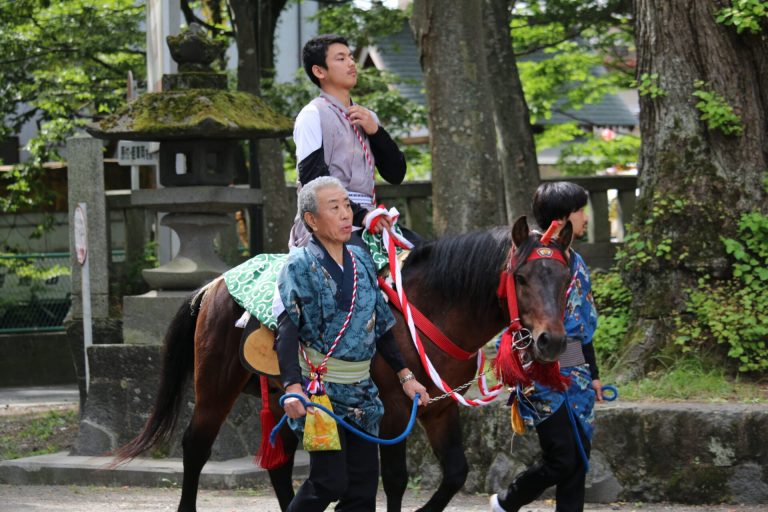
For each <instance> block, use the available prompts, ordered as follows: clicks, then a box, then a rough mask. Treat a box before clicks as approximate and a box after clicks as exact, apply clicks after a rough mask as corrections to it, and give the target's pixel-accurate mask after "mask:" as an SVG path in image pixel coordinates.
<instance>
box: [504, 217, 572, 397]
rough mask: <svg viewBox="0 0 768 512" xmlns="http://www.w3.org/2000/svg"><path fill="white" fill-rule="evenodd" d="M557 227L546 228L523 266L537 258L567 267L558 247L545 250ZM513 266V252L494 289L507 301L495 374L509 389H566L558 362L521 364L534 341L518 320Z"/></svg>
mask: <svg viewBox="0 0 768 512" xmlns="http://www.w3.org/2000/svg"><path fill="white" fill-rule="evenodd" d="M558 226H559V223H558V222H557V221H553V222H552V224H551V225H550V226H549V229H547V231H546V232H545V233H544V234H543V235H542V236H541V239H540V240H539V243H540V244H542V245H540V246H538V247H535V248H534V249H533V250H532V251H531V253H530V255H529V256H528V258H526V260H525V263H529V262H531V261H535V260H540V259H551V260H555V261H559V262H560V263H562V264H563V265H565V266H566V267H568V263H567V262H566V260H565V257H564V255H563V252H562V251H561V250H560V249H559V248H551V247H548V245H549V244H550V243H551V239H552V235H553V233H554V231H555V230H556V229H557V228H558ZM516 267H517V262H516V259H515V256H514V253H512V254H510V258H509V262H508V263H507V266H506V268H505V269H504V270H503V271H502V273H501V277H500V280H499V288H498V290H497V294H498V296H499V297H500V298H502V299H503V298H505V297H506V299H507V310H508V312H509V327H508V328H507V330H506V331H504V334H503V335H502V337H501V345H500V346H499V352H498V354H497V356H496V361H495V368H496V375H497V377H498V378H499V379H500V380H501V381H502V382H504V383H505V384H507V385H509V386H514V385H517V384H522V385H524V386H528V385H530V384H531V383H532V381H534V380H535V381H538V382H541V383H542V384H545V385H547V386H550V387H553V388H556V389H565V388H566V387H567V379H564V378H563V377H562V376H561V375H560V365H559V363H552V364H541V363H539V362H537V361H533V362H532V363H530V364H529V365H528V367H527V368H526V367H525V366H524V364H523V360H522V357H523V356H524V353H523V352H524V351H525V350H526V349H527V348H528V347H529V346H530V344H531V343H532V341H533V340H532V339H531V333H530V331H528V329H526V328H525V327H524V326H523V324H522V322H521V321H520V313H519V309H518V305H517V289H516V287H515V274H514V269H515V268H516Z"/></svg>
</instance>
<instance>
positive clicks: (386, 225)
mask: <svg viewBox="0 0 768 512" xmlns="http://www.w3.org/2000/svg"><path fill="white" fill-rule="evenodd" d="M372 213H373V212H371V213H368V214H367V215H366V217H367V216H368V215H371V214H372ZM367 220H368V219H367V218H366V219H365V220H364V221H363V225H365V224H366V221H367ZM391 228H392V219H390V218H389V216H387V215H381V216H380V217H379V218H378V220H377V221H376V223H375V224H374V225H373V226H371V228H370V230H369V231H370V232H371V233H373V234H376V235H378V234H379V233H381V232H382V231H384V230H385V229H391Z"/></svg>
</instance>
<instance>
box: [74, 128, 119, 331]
mask: <svg viewBox="0 0 768 512" xmlns="http://www.w3.org/2000/svg"><path fill="white" fill-rule="evenodd" d="M67 184H68V185H67V186H68V191H69V192H68V195H69V199H68V206H69V226H70V229H69V254H70V265H71V267H72V314H71V316H72V317H73V319H74V318H83V309H82V297H81V290H80V286H81V284H80V283H81V281H82V274H81V267H80V264H79V263H78V262H77V257H76V256H75V235H74V230H73V226H74V221H73V218H74V213H75V207H76V206H77V204H78V203H85V204H86V205H87V206H88V219H87V222H88V260H89V262H90V268H91V276H90V277H91V309H92V314H93V318H94V319H96V318H106V317H107V316H108V311H109V273H108V271H107V265H108V263H109V246H108V245H107V200H106V196H105V194H104V157H103V144H102V142H101V141H100V140H98V139H94V138H91V137H88V136H84V137H73V138H71V139H69V140H67Z"/></svg>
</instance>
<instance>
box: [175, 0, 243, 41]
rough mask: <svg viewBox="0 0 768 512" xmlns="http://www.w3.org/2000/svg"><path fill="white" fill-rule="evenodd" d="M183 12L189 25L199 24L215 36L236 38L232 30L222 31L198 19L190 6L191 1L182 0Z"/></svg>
mask: <svg viewBox="0 0 768 512" xmlns="http://www.w3.org/2000/svg"><path fill="white" fill-rule="evenodd" d="M181 12H183V13H184V19H185V20H186V22H187V25H189V24H192V23H197V24H198V25H201V26H203V27H205V28H207V29H208V30H210V31H211V32H213V34H214V35H217V36H227V37H234V36H235V33H234V32H233V31H231V30H222V29H220V28H219V27H217V26H215V25H211V24H210V23H208V22H206V21H205V20H202V19H200V18H198V17H197V15H196V14H195V12H194V11H193V10H192V7H190V6H189V0H181Z"/></svg>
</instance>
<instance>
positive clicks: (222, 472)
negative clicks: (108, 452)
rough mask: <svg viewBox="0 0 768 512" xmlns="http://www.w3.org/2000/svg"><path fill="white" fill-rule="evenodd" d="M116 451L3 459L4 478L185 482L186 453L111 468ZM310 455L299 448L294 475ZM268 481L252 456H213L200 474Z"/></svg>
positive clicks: (203, 481)
mask: <svg viewBox="0 0 768 512" xmlns="http://www.w3.org/2000/svg"><path fill="white" fill-rule="evenodd" d="M110 462H112V458H111V457H87V456H74V455H68V453H67V452H59V453H55V454H50V455H38V456H36V457H26V458H23V459H14V460H4V461H0V483H2V484H12V485H103V486H123V485H128V486H141V487H179V488H180V487H181V483H182V477H183V474H184V468H183V465H182V461H181V459H175V458H173V459H147V458H140V459H134V460H132V461H130V462H128V463H126V464H123V465H121V466H119V467H117V468H115V469H107V466H108V465H109V463H110ZM308 473H309V455H308V454H307V453H306V452H303V451H299V452H297V453H296V462H295V465H294V470H293V476H294V478H297V479H303V478H306V476H307V475H308ZM266 486H269V475H268V474H267V471H266V470H264V469H262V468H260V467H259V466H257V465H255V464H254V463H253V457H242V458H239V459H230V460H225V461H209V462H208V463H207V464H206V465H205V466H204V467H203V472H202V474H201V475H200V488H201V489H237V488H254V487H266Z"/></svg>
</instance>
